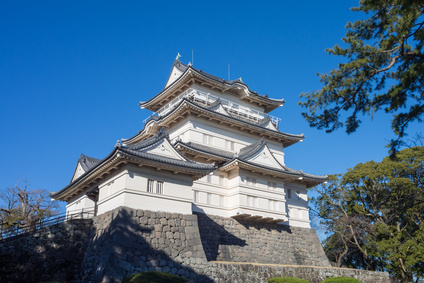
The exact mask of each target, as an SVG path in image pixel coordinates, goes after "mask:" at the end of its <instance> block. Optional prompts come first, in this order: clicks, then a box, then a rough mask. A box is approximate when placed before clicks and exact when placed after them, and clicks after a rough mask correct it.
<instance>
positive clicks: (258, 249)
mask: <svg viewBox="0 0 424 283" xmlns="http://www.w3.org/2000/svg"><path fill="white" fill-rule="evenodd" d="M197 217H198V219H199V231H200V235H201V239H202V244H203V248H204V250H205V253H206V256H207V259H208V260H209V261H215V260H216V261H231V262H258V263H273V264H290V265H309V266H327V267H329V266H331V265H330V263H329V262H328V260H327V257H326V255H325V253H324V251H323V249H322V247H321V244H320V242H319V240H318V237H317V235H316V233H315V230H313V229H306V228H298V227H289V226H285V225H277V224H272V223H260V222H248V221H238V220H235V219H232V218H223V217H219V216H212V215H206V214H201V213H198V214H197Z"/></svg>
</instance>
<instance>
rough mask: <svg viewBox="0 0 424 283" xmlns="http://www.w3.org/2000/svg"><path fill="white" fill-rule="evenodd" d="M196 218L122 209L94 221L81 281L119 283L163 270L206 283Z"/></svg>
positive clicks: (203, 258)
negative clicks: (127, 278) (134, 274)
mask: <svg viewBox="0 0 424 283" xmlns="http://www.w3.org/2000/svg"><path fill="white" fill-rule="evenodd" d="M207 266H208V263H207V260H206V256H205V254H204V251H203V247H202V242H201V239H200V234H199V229H198V223H197V217H196V215H182V214H179V213H168V212H154V211H147V210H134V209H129V208H125V207H120V208H117V209H114V210H112V211H109V212H107V213H105V214H103V215H100V216H98V217H95V218H94V220H93V229H92V237H91V240H90V244H89V247H88V249H87V252H86V255H85V258H84V262H83V270H82V274H81V278H82V280H83V281H85V282H90V281H94V282H99V281H102V282H114V281H116V282H119V281H120V280H122V279H123V278H125V277H126V276H128V275H131V274H133V273H136V272H144V271H163V272H169V273H173V274H177V275H180V276H183V277H185V278H189V279H191V280H195V281H194V282H208V281H209V279H208V278H206V277H203V276H202V275H201V274H200V273H199V271H202V270H204V269H205V268H206V267H207Z"/></svg>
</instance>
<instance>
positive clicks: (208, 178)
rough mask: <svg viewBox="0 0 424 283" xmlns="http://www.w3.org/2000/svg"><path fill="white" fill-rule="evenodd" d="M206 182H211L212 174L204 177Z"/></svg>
mask: <svg viewBox="0 0 424 283" xmlns="http://www.w3.org/2000/svg"><path fill="white" fill-rule="evenodd" d="M206 182H208V183H210V184H211V183H212V174H209V175H208V176H207V177H206Z"/></svg>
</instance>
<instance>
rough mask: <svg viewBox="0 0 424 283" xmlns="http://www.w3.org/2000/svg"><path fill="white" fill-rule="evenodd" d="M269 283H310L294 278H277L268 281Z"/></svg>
mask: <svg viewBox="0 0 424 283" xmlns="http://www.w3.org/2000/svg"><path fill="white" fill-rule="evenodd" d="M268 283H310V282H309V281H308V280H305V279H300V278H293V277H275V278H271V279H269V280H268Z"/></svg>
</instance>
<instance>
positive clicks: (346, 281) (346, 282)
mask: <svg viewBox="0 0 424 283" xmlns="http://www.w3.org/2000/svg"><path fill="white" fill-rule="evenodd" d="M320 283H362V282H361V281H359V280H358V279H355V278H347V277H330V278H327V279H325V280H324V281H321V282H320Z"/></svg>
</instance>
